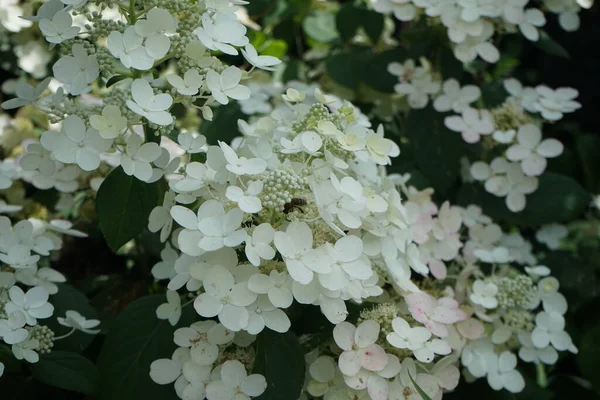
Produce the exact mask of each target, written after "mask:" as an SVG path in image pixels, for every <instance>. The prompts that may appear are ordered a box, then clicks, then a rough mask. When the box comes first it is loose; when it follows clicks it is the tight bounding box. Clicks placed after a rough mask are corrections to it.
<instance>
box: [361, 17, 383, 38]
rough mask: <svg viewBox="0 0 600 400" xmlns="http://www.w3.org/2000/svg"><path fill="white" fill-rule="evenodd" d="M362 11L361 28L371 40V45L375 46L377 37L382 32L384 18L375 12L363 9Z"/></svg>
mask: <svg viewBox="0 0 600 400" xmlns="http://www.w3.org/2000/svg"><path fill="white" fill-rule="evenodd" d="M361 11H362V26H363V28H364V30H365V32H366V33H367V36H369V39H371V42H373V44H377V42H378V41H379V37H380V36H381V33H382V32H383V23H384V18H383V14H381V13H378V12H377V11H373V10H367V9H363V10H361Z"/></svg>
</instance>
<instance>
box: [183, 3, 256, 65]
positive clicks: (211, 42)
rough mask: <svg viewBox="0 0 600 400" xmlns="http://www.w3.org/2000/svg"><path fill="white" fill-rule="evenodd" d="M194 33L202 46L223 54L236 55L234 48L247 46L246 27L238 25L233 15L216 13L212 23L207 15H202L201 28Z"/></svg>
mask: <svg viewBox="0 0 600 400" xmlns="http://www.w3.org/2000/svg"><path fill="white" fill-rule="evenodd" d="M194 33H195V34H196V35H197V36H198V39H200V41H201V42H202V44H203V45H205V46H206V47H208V48H209V49H211V50H220V51H222V52H223V53H225V54H230V55H233V56H235V55H237V54H238V51H237V50H236V49H235V47H233V46H236V47H241V46H245V45H246V44H248V38H247V37H246V27H245V26H244V25H242V24H240V23H239V22H238V21H237V19H236V17H235V14H230V13H224V12H218V13H217V14H216V15H215V17H214V22H213V20H212V19H211V18H210V16H209V14H208V13H204V14H202V26H201V27H199V28H197V29H196V30H195V31H194Z"/></svg>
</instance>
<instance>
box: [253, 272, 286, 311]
mask: <svg viewBox="0 0 600 400" xmlns="http://www.w3.org/2000/svg"><path fill="white" fill-rule="evenodd" d="M291 286H292V285H291V281H290V279H289V275H288V274H287V273H285V272H277V271H271V273H270V274H269V276H267V275H263V274H254V275H252V276H251V277H250V279H249V280H248V289H250V290H251V291H253V292H254V293H257V294H266V295H267V296H268V298H269V301H270V302H271V303H272V304H273V305H274V306H275V307H279V308H288V307H289V306H290V305H291V304H292V301H293V300H294V297H293V295H292V291H291Z"/></svg>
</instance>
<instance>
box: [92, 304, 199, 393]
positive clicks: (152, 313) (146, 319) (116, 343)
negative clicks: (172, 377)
mask: <svg viewBox="0 0 600 400" xmlns="http://www.w3.org/2000/svg"><path fill="white" fill-rule="evenodd" d="M165 302H166V298H165V296H164V295H153V296H146V297H142V298H141V299H138V300H136V301H134V302H133V303H131V304H129V305H128V306H127V307H126V308H125V310H123V311H122V312H121V314H119V316H118V317H117V318H116V320H115V321H114V322H113V324H112V325H111V329H110V331H109V332H108V335H107V337H106V342H105V343H104V346H103V347H102V350H101V351H100V355H99V356H98V363H97V364H98V368H99V369H100V377H101V380H102V386H101V388H100V390H99V392H100V393H99V395H98V399H99V400H131V399H145V400H152V399H157V400H158V399H160V400H170V399H177V395H176V394H175V391H174V389H173V386H172V385H165V386H160V385H157V384H155V383H154V382H153V381H152V379H150V375H149V373H150V364H151V363H152V362H153V361H154V360H157V359H159V358H171V354H172V353H173V351H174V350H175V347H176V346H175V344H174V343H173V332H174V331H175V329H176V328H178V327H181V326H186V325H189V324H190V323H192V322H193V321H194V317H195V316H196V315H195V312H194V310H193V308H191V307H188V308H187V309H184V312H183V315H182V317H181V320H180V321H179V324H178V325H177V326H175V327H172V326H171V325H170V324H169V322H167V321H165V320H159V319H158V318H157V317H156V308H157V307H158V306H159V305H160V304H162V303H165Z"/></svg>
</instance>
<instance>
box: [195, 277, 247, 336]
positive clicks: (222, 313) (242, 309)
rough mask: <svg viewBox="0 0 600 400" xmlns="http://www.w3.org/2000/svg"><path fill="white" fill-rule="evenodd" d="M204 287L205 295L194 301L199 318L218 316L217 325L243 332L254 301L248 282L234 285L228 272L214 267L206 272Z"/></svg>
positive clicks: (232, 278)
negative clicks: (218, 323) (247, 308)
mask: <svg viewBox="0 0 600 400" xmlns="http://www.w3.org/2000/svg"><path fill="white" fill-rule="evenodd" d="M203 283H204V290H205V292H204V293H202V294H201V295H200V296H198V297H196V300H194V308H195V309H196V311H197V312H198V314H200V315H202V316H203V317H207V318H211V317H215V316H218V317H219V322H221V323H222V324H223V326H224V327H225V328H227V329H229V330H230V331H233V332H237V331H239V330H241V329H244V328H245V327H246V325H248V318H249V314H248V310H246V306H249V305H250V304H252V303H253V302H254V301H255V300H256V298H257V295H256V293H253V292H251V291H250V290H249V289H248V284H247V282H239V283H235V280H234V277H233V275H232V274H231V272H229V271H228V270H227V269H226V268H224V267H221V266H215V267H212V268H210V269H209V270H208V271H207V272H206V277H205V278H204V281H203Z"/></svg>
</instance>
